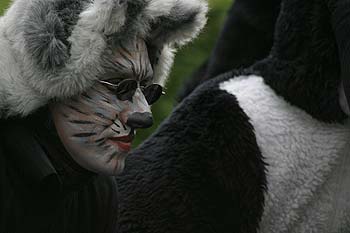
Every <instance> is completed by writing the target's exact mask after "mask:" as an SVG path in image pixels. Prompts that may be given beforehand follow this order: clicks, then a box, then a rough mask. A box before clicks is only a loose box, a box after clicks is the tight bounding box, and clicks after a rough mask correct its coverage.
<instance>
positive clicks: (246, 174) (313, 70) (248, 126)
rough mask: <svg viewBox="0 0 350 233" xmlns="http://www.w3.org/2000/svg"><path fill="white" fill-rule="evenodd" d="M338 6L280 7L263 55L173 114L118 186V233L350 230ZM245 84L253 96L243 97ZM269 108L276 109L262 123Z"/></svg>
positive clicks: (295, 0)
mask: <svg viewBox="0 0 350 233" xmlns="http://www.w3.org/2000/svg"><path fill="white" fill-rule="evenodd" d="M345 2H346V1H323V0H311V1H303V0H285V1H282V6H281V12H280V16H279V19H278V22H277V26H276V34H275V39H274V45H273V48H272V51H271V53H270V55H269V56H268V57H267V58H266V59H263V60H261V61H259V62H257V63H255V64H254V65H253V66H251V67H250V68H249V69H245V70H241V71H231V72H229V73H226V74H224V75H221V76H220V77H218V78H215V79H213V80H211V81H208V82H206V83H205V84H203V85H202V86H201V87H199V88H197V89H196V90H195V91H194V92H193V93H192V94H191V95H190V96H189V97H188V98H186V99H185V100H184V101H183V102H182V103H181V104H180V105H179V106H178V107H177V108H176V109H175V111H174V112H173V114H172V115H171V116H170V117H169V119H168V120H167V121H165V123H163V125H162V126H161V127H160V129H159V130H158V131H157V132H156V133H155V134H154V135H153V137H151V138H150V139H149V140H147V141H146V142H145V143H144V144H143V145H142V146H141V147H140V148H139V149H138V150H136V151H135V152H134V153H133V154H132V155H131V156H130V157H129V159H128V161H127V167H126V170H125V173H124V174H123V175H122V176H121V177H118V179H117V180H118V184H119V188H120V192H121V199H120V214H119V218H118V232H119V233H131V232H135V233H136V232H137V233H140V232H142V233H151V232H152V233H157V232H159V233H163V232H167V233H177V232H178V233H180V232H191V233H196V232H198V233H206V232H208V233H209V232H220V233H226V232H227V233H229V232H230V233H231V232H237V233H238V232H242V233H248V232H258V229H259V228H260V229H261V230H260V232H298V233H300V232H305V233H309V232H325V233H329V232H348V231H349V230H350V224H349V222H350V219H349V218H348V217H347V216H349V211H350V209H349V207H348V205H347V204H346V203H349V202H348V201H345V200H347V198H348V197H349V195H348V194H347V190H348V188H347V187H349V179H348V177H350V174H349V173H348V172H347V170H346V168H345V167H344V166H347V165H348V164H349V161H348V159H347V157H348V155H347V154H346V153H347V151H349V150H348V149H344V148H349V147H348V143H347V142H348V138H349V135H350V134H349V132H350V130H349V128H350V127H349V124H348V123H346V119H347V116H346V115H345V113H344V112H343V110H342V109H341V106H340V104H339V88H340V86H341V75H340V71H341V70H342V69H343V67H342V66H341V64H343V65H344V63H343V62H344V60H347V57H348V54H347V53H345V52H343V51H342V50H340V54H345V55H344V56H340V57H339V54H338V47H340V48H342V47H343V46H345V47H346V46H347V40H348V38H349V37H347V36H345V35H347V34H348V33H346V32H347V31H349V30H348V28H350V25H349V24H346V22H347V20H344V19H347V17H339V16H340V15H341V16H344V15H345V16H347V14H346V13H347V12H348V11H349V10H350V6H349V4H348V3H345ZM339 19H340V20H342V21H343V22H344V21H345V23H344V24H343V29H344V28H345V29H347V30H346V32H345V33H339V32H337V30H336V26H337V25H338V24H337V23H334V20H339ZM344 25H345V26H344ZM346 48H347V47H346ZM231 52H232V53H234V51H231ZM257 56H258V54H257ZM214 57H215V56H214ZM233 67H234V65H233ZM205 69H206V68H205ZM202 71H203V70H202ZM203 73H205V72H203ZM201 74H202V73H199V74H198V75H199V76H200V75H201ZM204 79H206V76H204ZM196 82H197V83H198V81H195V83H196ZM199 82H200V81H199ZM245 83H247V84H248V85H247V84H245ZM250 83H252V84H253V85H256V88H258V89H257V90H256V93H253V94H254V95H253V94H251V93H250V92H249V91H248V92H244V90H243V91H240V90H241V89H240V88H239V87H240V86H242V87H243V88H246V89H247V90H250V91H252V90H254V88H255V86H253V87H252V86H250ZM236 86H237V88H235V87H236ZM191 88H192V87H191V86H190V87H189V90H191ZM230 88H231V90H230ZM259 88H261V96H259V95H260V90H259ZM230 91H231V92H230ZM187 92H190V91H187ZM185 93H186V92H185ZM184 95H186V94H184ZM250 95H252V96H250ZM265 95H266V96H265ZM245 98H246V99H247V101H245V100H246V99H245ZM254 98H255V99H254ZM265 99H266V101H268V100H272V102H273V103H272V104H276V105H275V106H277V109H274V108H271V109H267V110H266V111H265V112H262V113H260V112H259V111H261V110H264V109H263V108H264V106H261V105H259V103H266V102H265V101H264V100H265ZM254 100H258V101H257V102H254ZM255 104H256V105H255ZM269 104H270V103H269V102H267V103H266V105H267V106H269ZM279 106H283V108H281V109H279V108H278V107H279ZM255 110H256V112H255ZM270 110H271V111H270ZM261 114H266V119H267V120H269V122H271V123H269V122H268V123H267V125H264V124H265V122H264V119H265V115H261ZM274 114H277V115H274ZM279 114H280V115H279ZM251 116H252V117H251ZM280 117H282V118H283V117H285V118H283V119H282V120H281V119H280ZM280 120H281V122H282V123H283V124H281V125H280V126H279V127H278V128H273V127H275V126H273V122H275V121H280ZM294 122H295V123H296V125H294V126H295V127H290V128H289V127H288V126H287V123H291V124H292V125H293V123H294ZM270 124H271V125H270ZM308 130H310V132H309V131H308ZM270 131H271V135H270V136H269V137H268V136H267V135H269V132H270ZM276 132H278V133H279V134H277V133H276ZM304 132H306V134H305V135H304V134H303V133H304ZM264 140H265V141H267V142H269V141H271V142H270V143H266V142H265V141H264ZM281 140H282V141H281ZM291 141H292V142H294V141H296V142H298V141H299V142H305V143H306V144H305V145H304V144H303V145H301V144H302V143H301V144H298V143H297V144H290V142H291ZM283 142H285V144H283ZM274 143H276V144H275V145H274ZM328 146H330V147H331V148H333V149H334V150H333V149H331V150H330V151H327V150H328V149H324V148H323V147H328ZM280 147H281V148H282V149H281V151H282V153H281V152H279V150H278V149H280ZM283 150H284V151H283ZM341 151H343V152H341ZM344 151H345V152H344ZM268 152H270V153H271V154H270V153H268ZM283 152H284V153H283ZM335 155H336V156H335ZM333 156H335V157H336V158H333ZM284 158H285V160H286V161H283V159H284ZM279 161H282V162H283V164H282V163H281V164H280V163H278V162H279ZM294 163H295V164H294ZM277 172H278V173H277ZM298 172H299V173H298ZM299 175H300V177H299ZM266 187H268V189H266ZM342 200H344V201H345V202H343V201H342Z"/></svg>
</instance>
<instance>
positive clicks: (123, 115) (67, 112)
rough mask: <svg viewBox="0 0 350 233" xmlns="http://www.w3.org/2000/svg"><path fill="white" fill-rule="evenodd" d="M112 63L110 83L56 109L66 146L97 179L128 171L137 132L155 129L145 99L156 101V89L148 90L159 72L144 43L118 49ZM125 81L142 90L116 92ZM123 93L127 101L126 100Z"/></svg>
mask: <svg viewBox="0 0 350 233" xmlns="http://www.w3.org/2000/svg"><path fill="white" fill-rule="evenodd" d="M111 62H113V63H114V66H113V67H111V69H110V71H109V73H108V75H107V74H106V77H107V78H106V79H104V81H100V82H97V83H96V85H94V86H93V87H92V88H91V89H90V90H88V91H87V92H86V93H84V94H82V95H80V96H78V97H76V98H74V99H71V100H67V101H65V102H62V103H54V104H52V105H51V106H50V109H51V112H52V116H53V120H54V124H55V126H56V130H57V133H58V135H59V137H60V139H61V141H62V143H63V145H64V146H65V148H66V150H67V151H68V152H69V154H70V155H71V156H72V158H73V159H74V160H75V161H76V162H77V163H78V164H80V165H81V166H82V167H84V168H86V169H88V170H90V171H93V172H96V173H102V174H106V175H117V174H119V173H120V172H121V171H122V170H123V168H124V161H125V158H126V156H127V154H128V152H129V151H130V149H131V143H132V140H133V138H134V135H135V130H136V129H137V128H147V127H150V126H151V125H152V122H153V119H152V115H151V109H150V105H149V103H148V102H147V99H146V97H145V95H146V96H148V97H149V96H150V93H148V92H147V91H146V90H150V89H152V88H148V87H150V86H151V85H152V78H153V77H152V75H150V74H153V72H152V68H151V65H150V62H149V59H148V54H147V49H146V45H145V43H144V42H143V41H142V40H137V41H136V42H135V43H130V44H129V45H126V46H122V47H120V48H119V49H117V50H116V52H115V53H114V54H113V59H111ZM118 68H119V69H118ZM113 69H116V70H115V71H114V72H111V70H113ZM113 74H114V75H113ZM125 79H128V80H131V83H136V85H135V86H133V87H129V86H128V85H125V87H124V88H119V89H118V88H116V89H115V88H113V87H114V86H115V87H119V86H118V83H121V81H123V80H125ZM133 80H135V81H136V82H132V81H133ZM126 83H128V82H126ZM158 91H159V90H158ZM117 92H118V93H117ZM120 92H122V93H120ZM123 92H125V93H126V96H127V98H120V96H123V94H125V93H123ZM151 95H152V93H151ZM118 97H119V98H118Z"/></svg>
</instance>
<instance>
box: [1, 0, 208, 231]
mask: <svg viewBox="0 0 350 233" xmlns="http://www.w3.org/2000/svg"><path fill="white" fill-rule="evenodd" d="M206 12H207V4H206V2H205V1H203V0H191V1H188V0H176V1H174V0H162V1H158V0H148V1H146V0H140V1H133V0H130V1H129V0H126V1H123V0H94V1H86V0H79V1H76V0H74V1H73V0H50V1H47V0H33V1H28V0H15V1H14V2H13V4H12V6H11V7H10V8H9V9H8V11H7V12H6V13H5V15H4V16H3V17H2V18H0V31H1V36H0V48H1V50H2V53H1V54H0V71H1V72H0V119H1V120H0V127H1V131H0V132H1V133H0V137H1V144H0V232H1V233H2V232H4V233H5V232H6V233H17V232H34V233H36V232H38V233H39V232H45V233H56V232H57V233H63V232H64V233H71V232H72V233H73V232H74V233H90V232H91V233H95V232H96V233H101V232H106V233H109V232H115V229H116V220H117V211H118V197H117V184H116V180H115V178H114V177H113V176H114V175H118V174H119V173H120V172H121V171H122V170H123V168H124V160H125V158H126V156H127V154H128V152H129V151H130V149H131V143H132V141H133V138H134V136H135V134H136V130H138V129H142V128H148V127H150V126H152V124H153V118H152V114H151V105H152V104H154V103H155V102H156V101H157V100H158V99H159V98H160V97H161V95H162V94H163V93H164V85H165V82H166V77H167V75H168V73H169V70H170V67H171V65H172V62H173V58H174V51H175V49H174V48H176V46H178V45H183V44H185V43H187V42H189V41H190V40H191V39H192V38H194V37H195V36H197V34H198V33H199V31H200V30H201V29H202V28H203V26H204V24H205V21H206Z"/></svg>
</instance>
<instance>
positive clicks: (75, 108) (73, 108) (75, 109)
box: [66, 105, 88, 115]
mask: <svg viewBox="0 0 350 233" xmlns="http://www.w3.org/2000/svg"><path fill="white" fill-rule="evenodd" d="M66 106H67V107H68V108H70V109H72V110H74V111H76V112H78V113H81V114H83V115H88V114H87V113H86V112H83V111H81V110H79V109H78V108H77V107H74V106H72V105H66Z"/></svg>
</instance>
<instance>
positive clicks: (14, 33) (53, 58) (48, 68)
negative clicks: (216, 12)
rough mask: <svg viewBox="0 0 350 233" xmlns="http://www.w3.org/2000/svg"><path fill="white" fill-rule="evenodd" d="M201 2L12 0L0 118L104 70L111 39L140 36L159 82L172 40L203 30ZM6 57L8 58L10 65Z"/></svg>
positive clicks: (6, 21)
mask: <svg viewBox="0 0 350 233" xmlns="http://www.w3.org/2000/svg"><path fill="white" fill-rule="evenodd" d="M206 13H207V4H206V3H205V2H204V1H202V0H190V1H189V0H136V1H135V0H125V1H124V0H94V1H89V0H15V1H14V3H13V4H12V6H11V7H10V9H9V10H8V11H7V13H6V14H5V16H4V17H2V18H1V19H0V32H1V36H0V39H1V40H0V48H1V49H2V51H6V53H4V54H3V55H2V56H1V57H2V58H1V60H0V70H1V71H2V73H1V76H0V86H1V90H0V91H1V94H0V97H1V99H0V109H1V111H2V115H1V117H4V116H12V115H22V116H24V115H27V114H30V113H31V112H32V111H34V110H35V109H37V108H39V107H40V106H42V105H45V104H46V103H47V101H49V100H50V99H62V98H69V97H72V96H74V95H77V94H79V93H81V92H83V91H84V90H86V89H87V88H89V87H90V86H92V85H93V83H94V82H95V81H96V80H97V77H99V75H100V74H102V73H103V71H104V69H103V68H102V64H103V62H102V60H103V59H102V57H103V54H105V53H106V50H108V49H109V48H110V46H111V45H110V40H109V39H110V38H117V39H115V40H113V41H114V42H115V41H116V40H125V39H128V38H133V37H134V36H141V37H143V38H145V40H147V41H148V42H149V44H150V47H152V48H154V49H155V50H156V51H160V52H157V53H155V54H156V57H155V59H154V61H156V62H155V63H154V64H153V66H154V70H155V78H154V79H155V82H156V83H160V84H162V85H164V84H165V82H166V78H167V75H168V73H169V70H170V67H171V65H172V63H173V59H174V51H175V49H174V48H175V46H176V45H183V44H185V43H187V42H189V41H190V40H191V39H193V38H194V37H195V36H197V35H198V33H199V31H200V30H201V29H202V28H203V26H204V24H205V21H206V17H205V15H206ZM10 63H11V64H10Z"/></svg>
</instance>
